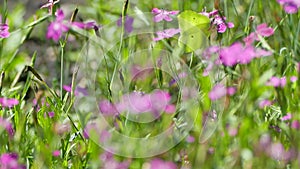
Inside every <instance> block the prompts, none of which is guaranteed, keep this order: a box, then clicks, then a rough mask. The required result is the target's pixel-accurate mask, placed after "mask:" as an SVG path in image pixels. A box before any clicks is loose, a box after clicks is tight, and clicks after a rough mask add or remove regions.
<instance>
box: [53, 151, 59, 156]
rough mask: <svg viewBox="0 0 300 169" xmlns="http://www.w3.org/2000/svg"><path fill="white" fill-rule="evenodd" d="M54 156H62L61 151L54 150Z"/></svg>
mask: <svg viewBox="0 0 300 169" xmlns="http://www.w3.org/2000/svg"><path fill="white" fill-rule="evenodd" d="M52 155H53V156H54V157H58V156H60V151H59V150H54V151H53V152H52Z"/></svg>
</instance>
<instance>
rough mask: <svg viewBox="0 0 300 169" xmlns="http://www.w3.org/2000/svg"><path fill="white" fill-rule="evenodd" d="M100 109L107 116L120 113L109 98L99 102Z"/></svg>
mask: <svg viewBox="0 0 300 169" xmlns="http://www.w3.org/2000/svg"><path fill="white" fill-rule="evenodd" d="M99 109H100V111H101V113H102V114H103V115H105V116H114V115H117V114H118V111H117V108H116V106H115V105H114V104H113V103H111V102H110V101H108V100H103V101H101V102H100V103H99Z"/></svg>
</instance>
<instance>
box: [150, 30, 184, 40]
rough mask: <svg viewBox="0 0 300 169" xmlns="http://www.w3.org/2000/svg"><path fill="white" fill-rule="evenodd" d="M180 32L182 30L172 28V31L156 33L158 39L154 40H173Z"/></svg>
mask: <svg viewBox="0 0 300 169" xmlns="http://www.w3.org/2000/svg"><path fill="white" fill-rule="evenodd" d="M179 32H180V29H175V28H170V29H166V30H163V31H157V32H156V34H157V37H156V38H154V39H153V40H154V41H159V40H162V39H165V38H171V37H173V36H174V35H176V34H177V33H179Z"/></svg>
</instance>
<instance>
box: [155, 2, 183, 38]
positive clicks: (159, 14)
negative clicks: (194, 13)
mask: <svg viewBox="0 0 300 169" xmlns="http://www.w3.org/2000/svg"><path fill="white" fill-rule="evenodd" d="M178 13H179V11H167V10H163V9H158V8H153V9H152V14H154V15H155V16H154V18H153V21H154V22H160V21H162V20H165V21H167V22H170V21H172V20H173V19H172V17H171V16H172V15H177V14H178ZM178 33H180V29H177V28H170V29H166V30H163V31H157V32H156V35H157V37H156V38H154V39H153V40H154V41H159V40H162V39H165V38H171V37H173V36H174V35H176V34H178Z"/></svg>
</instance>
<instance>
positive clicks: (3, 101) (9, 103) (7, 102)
mask: <svg viewBox="0 0 300 169" xmlns="http://www.w3.org/2000/svg"><path fill="white" fill-rule="evenodd" d="M17 104H19V101H18V100H17V99H14V98H13V99H9V98H0V105H1V106H2V107H9V108H11V107H13V106H15V105H17Z"/></svg>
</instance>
